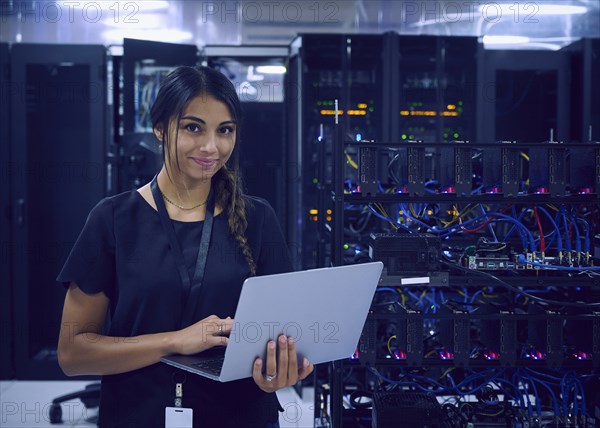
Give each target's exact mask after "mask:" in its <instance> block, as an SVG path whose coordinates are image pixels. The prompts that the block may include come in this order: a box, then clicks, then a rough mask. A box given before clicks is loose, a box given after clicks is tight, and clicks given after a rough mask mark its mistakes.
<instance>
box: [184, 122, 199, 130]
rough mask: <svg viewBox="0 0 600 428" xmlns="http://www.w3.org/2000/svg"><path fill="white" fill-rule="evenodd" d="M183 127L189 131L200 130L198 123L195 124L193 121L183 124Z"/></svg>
mask: <svg viewBox="0 0 600 428" xmlns="http://www.w3.org/2000/svg"><path fill="white" fill-rule="evenodd" d="M185 129H186V130H187V131H190V132H199V131H200V127H199V126H198V125H196V124H195V123H188V124H187V125H185Z"/></svg>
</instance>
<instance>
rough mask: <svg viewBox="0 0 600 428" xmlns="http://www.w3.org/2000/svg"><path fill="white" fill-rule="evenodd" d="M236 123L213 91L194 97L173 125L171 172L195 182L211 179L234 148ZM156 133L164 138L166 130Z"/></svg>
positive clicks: (170, 138) (167, 159)
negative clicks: (212, 95)
mask: <svg viewBox="0 0 600 428" xmlns="http://www.w3.org/2000/svg"><path fill="white" fill-rule="evenodd" d="M236 125H237V124H236V123H235V121H234V119H233V116H232V115H231V112H230V111H229V109H228V108H227V105H226V104H225V103H223V102H221V101H218V100H217V99H215V98H213V97H211V96H210V95H200V96H197V97H195V98H192V100H191V101H190V102H189V103H188V105H187V106H186V107H185V108H184V110H183V114H182V116H181V120H180V121H179V123H177V122H176V118H175V119H174V120H172V122H171V123H170V125H169V132H170V135H169V148H168V150H169V152H168V153H167V154H166V162H167V164H168V168H169V172H170V173H171V174H174V175H175V176H181V178H182V179H183V180H186V181H187V180H189V181H191V182H195V181H206V180H210V179H211V178H212V177H213V176H214V175H215V174H216V173H217V171H218V170H219V169H221V167H222V166H223V165H225V163H226V162H227V161H228V160H229V157H230V156H231V153H232V152H233V148H234V146H235V137H236ZM155 133H156V136H157V137H158V138H159V139H160V140H161V141H162V133H161V132H160V131H159V130H155ZM176 139H177V145H175V140H176ZM176 152H177V154H176ZM177 159H179V168H178V166H177ZM190 184H191V183H190Z"/></svg>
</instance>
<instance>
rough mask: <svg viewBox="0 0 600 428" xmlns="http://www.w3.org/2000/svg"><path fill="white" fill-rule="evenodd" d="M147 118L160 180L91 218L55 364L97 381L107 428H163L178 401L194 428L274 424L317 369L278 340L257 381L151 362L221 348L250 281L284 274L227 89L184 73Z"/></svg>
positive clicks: (221, 80)
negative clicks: (250, 178) (290, 392)
mask: <svg viewBox="0 0 600 428" xmlns="http://www.w3.org/2000/svg"><path fill="white" fill-rule="evenodd" d="M150 115H151V121H152V127H153V130H154V133H155V135H156V137H157V138H158V140H159V141H160V142H161V143H162V145H163V156H164V164H163V166H162V168H161V170H160V172H159V173H158V174H157V176H156V177H155V178H154V179H153V180H152V182H151V183H148V184H146V185H145V186H143V187H141V188H140V189H137V190H133V191H130V192H126V193H123V194H120V195H116V196H113V197H110V198H106V199H104V200H102V201H101V202H100V203H99V204H98V205H97V206H96V207H95V208H94V209H93V210H92V212H91V213H90V215H89V217H88V220H87V222H86V225H85V226H84V229H83V231H82V232H81V234H80V236H79V238H78V240H77V242H76V244H75V247H74V248H73V250H72V252H71V254H70V256H69V258H68V260H67V262H66V263H65V266H64V268H63V270H62V272H61V273H60V275H59V277H58V281H59V282H61V283H63V284H64V285H65V286H68V292H67V296H66V299H65V304H64V309H63V318H62V327H61V332H60V337H59V345H58V354H59V363H60V365H61V367H62V369H63V370H64V371H65V373H67V374H68V375H84V374H94V375H102V376H103V378H102V392H101V401H100V415H99V425H100V426H101V427H116V426H128V427H129V426H131V427H141V426H143V427H154V426H156V427H163V426H165V422H166V421H169V420H170V419H169V415H171V416H172V415H173V414H171V413H169V412H170V411H171V410H169V408H172V407H173V406H175V407H181V406H183V408H186V409H187V410H186V414H192V413H193V417H190V422H191V419H193V423H194V426H201V427H224V426H235V427H267V426H268V427H277V426H278V422H277V421H278V410H281V406H280V405H279V402H278V400H277V396H276V395H275V394H274V392H275V391H276V390H278V389H280V388H284V387H287V386H290V385H293V384H295V383H296V382H297V381H298V380H300V379H303V378H305V377H306V376H308V374H309V373H311V371H312V370H313V367H312V364H310V362H308V361H304V362H303V364H302V366H301V367H300V368H299V369H298V366H297V363H296V361H297V357H296V351H295V345H294V343H293V341H291V340H288V338H287V337H286V336H283V335H282V336H280V337H273V338H270V340H269V343H268V344H267V343H266V344H265V346H266V353H265V355H266V361H265V362H263V361H262V359H260V358H257V359H256V361H255V363H254V366H253V367H252V369H253V378H252V379H243V380H239V381H233V382H228V383H219V382H215V381H212V380H209V379H205V378H202V377H199V376H192V375H186V374H184V372H181V371H179V370H178V369H174V368H171V367H170V366H167V365H165V364H162V363H159V361H160V358H161V357H163V356H166V355H169V354H185V355H188V354H195V353H199V352H204V351H208V350H210V349H211V348H215V347H217V348H218V347H223V346H226V345H227V343H228V338H227V335H228V334H229V333H230V332H231V329H232V326H233V320H232V319H231V316H233V314H234V312H235V309H236V305H237V301H238V298H239V295H240V292H241V287H242V283H243V282H244V280H245V279H246V278H247V277H249V276H252V275H267V274H273V273H282V272H286V271H290V270H292V268H291V263H290V259H289V256H288V252H287V248H286V245H285V242H284V238H283V234H282V232H281V228H280V227H279V224H278V222H277V218H276V216H275V213H274V211H273V209H272V208H271V206H270V205H269V204H268V202H266V201H265V200H263V199H259V198H255V197H251V196H247V195H244V194H243V193H242V185H241V180H240V177H239V175H238V170H237V165H238V161H237V152H238V150H237V149H238V147H239V124H240V123H241V116H242V112H241V107H240V102H239V99H238V97H237V94H236V92H235V88H234V86H233V84H232V83H231V82H229V80H228V79H227V78H226V77H225V76H224V75H222V74H221V73H219V72H218V71H215V70H213V69H210V68H206V67H199V68H192V67H178V68H176V69H175V70H174V71H173V72H171V73H170V74H169V75H168V76H167V77H166V78H165V80H164V81H163V83H162V85H161V89H160V91H159V93H158V96H157V99H156V102H155V103H154V105H153V107H152V109H151V113H150ZM230 158H233V159H232V162H231V161H230ZM228 161H230V162H228ZM228 163H230V164H232V165H231V166H230V167H228V166H227V164H228ZM274 250H275V251H274ZM107 311H110V320H111V323H110V328H109V329H108V331H107V332H106V333H105V331H106V330H105V329H104V328H103V326H104V322H105V319H106V312H107ZM232 405H235V406H236V411H235V412H231V411H230V407H231V406H232ZM181 411H183V409H182V410H181ZM167 426H169V425H168V424H167ZM177 426H180V425H177ZM185 426H191V425H190V424H188V425H185Z"/></svg>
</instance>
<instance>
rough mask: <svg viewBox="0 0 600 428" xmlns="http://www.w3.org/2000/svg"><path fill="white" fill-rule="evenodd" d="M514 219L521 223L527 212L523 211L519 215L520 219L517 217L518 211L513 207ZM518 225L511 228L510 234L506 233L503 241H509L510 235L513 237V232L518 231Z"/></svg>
mask: <svg viewBox="0 0 600 428" xmlns="http://www.w3.org/2000/svg"><path fill="white" fill-rule="evenodd" d="M512 209H513V217H512V218H513V219H514V220H516V221H518V222H520V221H521V219H522V218H523V216H524V215H525V211H521V214H520V215H519V217H517V211H516V209H515V207H514V206H513V208H512ZM516 227H517V226H516V225H513V227H511V228H510V229H509V230H508V232H507V233H506V235H505V236H504V239H503V241H504V242H506V241H507V240H508V238H509V237H510V235H512V233H513V231H514V230H515V229H516Z"/></svg>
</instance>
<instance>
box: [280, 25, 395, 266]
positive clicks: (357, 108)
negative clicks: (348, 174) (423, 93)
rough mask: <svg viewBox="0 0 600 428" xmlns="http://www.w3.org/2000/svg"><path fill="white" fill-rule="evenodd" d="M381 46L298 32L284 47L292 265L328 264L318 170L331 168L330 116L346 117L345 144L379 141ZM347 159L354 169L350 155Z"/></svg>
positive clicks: (323, 184)
mask: <svg viewBox="0 0 600 428" xmlns="http://www.w3.org/2000/svg"><path fill="white" fill-rule="evenodd" d="M383 46H384V36H382V35H345V34H335V35H331V34H329V35H324V34H307V35H302V36H299V37H298V38H297V39H296V40H294V42H293V43H292V45H291V53H290V55H291V56H290V61H289V69H288V76H287V80H286V111H287V132H288V143H289V144H290V149H289V150H288V154H289V156H288V164H289V166H290V168H289V169H288V188H289V190H288V199H289V200H288V204H289V209H288V212H289V213H290V215H289V217H288V241H290V242H294V243H295V244H296V245H295V247H294V250H295V251H294V253H293V259H294V263H295V265H296V267H297V268H303V269H307V268H311V267H317V266H323V265H326V264H328V253H329V250H328V248H327V246H328V244H327V238H326V237H325V235H326V230H327V229H328V228H329V227H330V224H331V223H332V219H333V213H332V211H331V207H330V206H329V205H330V204H328V201H327V191H328V189H329V188H330V186H331V182H332V170H331V168H330V167H326V165H331V162H330V161H331V156H332V141H333V138H332V137H333V121H334V116H335V115H336V114H338V115H339V116H342V115H343V116H344V117H347V119H348V120H347V121H345V123H346V124H347V127H346V129H345V132H346V133H347V134H348V135H351V136H352V138H353V139H356V140H380V139H381V138H383V134H382V131H381V128H382V126H381V122H382V120H383V114H384V112H383V101H382V99H383V98H384V93H383V88H384V86H383V70H384V56H385V53H382V51H383ZM336 102H337V104H336ZM347 155H348V161H349V162H352V163H354V164H355V160H356V159H352V157H353V156H354V158H355V157H356V154H353V153H348V154H347ZM328 160H329V161H328ZM323 168H325V169H323Z"/></svg>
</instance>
